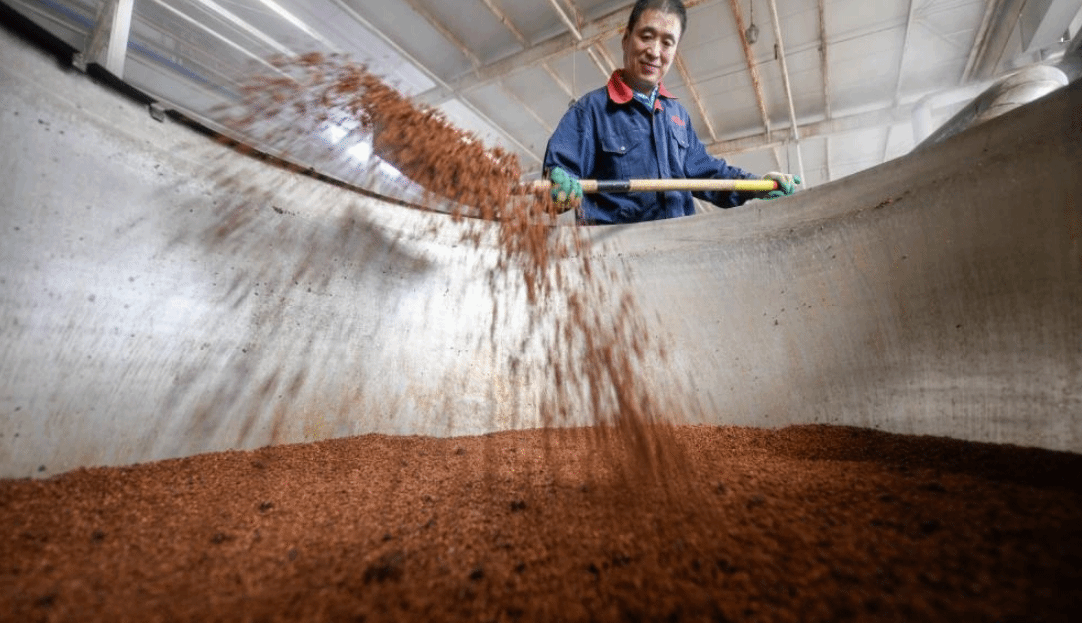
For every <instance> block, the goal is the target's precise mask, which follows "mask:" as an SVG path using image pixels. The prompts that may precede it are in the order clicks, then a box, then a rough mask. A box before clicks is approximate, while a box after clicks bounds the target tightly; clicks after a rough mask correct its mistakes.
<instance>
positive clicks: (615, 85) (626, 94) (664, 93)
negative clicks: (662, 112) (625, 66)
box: [608, 69, 676, 110]
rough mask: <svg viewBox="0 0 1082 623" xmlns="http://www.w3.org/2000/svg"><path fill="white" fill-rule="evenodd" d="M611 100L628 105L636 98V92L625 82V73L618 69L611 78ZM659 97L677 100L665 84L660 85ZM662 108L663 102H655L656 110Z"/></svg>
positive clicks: (658, 88) (609, 86)
mask: <svg viewBox="0 0 1082 623" xmlns="http://www.w3.org/2000/svg"><path fill="white" fill-rule="evenodd" d="M608 91H609V99H610V100H612V101H613V102H614V103H616V104H626V103H628V102H630V101H631V100H632V99H633V98H634V97H635V92H634V91H633V90H632V89H631V87H630V86H628V84H627V83H626V82H624V71H623V70H622V69H617V70H616V71H614V72H612V75H611V76H609V84H608ZM657 95H658V97H659V98H661V97H664V98H668V99H676V96H675V95H673V94H672V93H669V90H668V89H666V88H665V85H664V84H658V87H657ZM660 108H661V100H660V99H659V100H658V101H655V102H654V109H655V110H657V109H660Z"/></svg>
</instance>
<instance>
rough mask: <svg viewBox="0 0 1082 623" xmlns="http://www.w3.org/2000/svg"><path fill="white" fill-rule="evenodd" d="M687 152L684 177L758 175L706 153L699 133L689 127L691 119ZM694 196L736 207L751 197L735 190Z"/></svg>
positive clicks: (732, 178) (730, 178)
mask: <svg viewBox="0 0 1082 623" xmlns="http://www.w3.org/2000/svg"><path fill="white" fill-rule="evenodd" d="M687 132H688V154H687V158H686V159H685V160H684V177H687V178H692V179H724V180H753V179H758V177H759V176H757V175H755V174H754V173H749V172H747V171H745V170H744V169H741V168H739V167H734V166H732V165H730V164H729V163H727V162H725V160H723V159H722V158H715V157H713V156H711V155H710V154H708V153H706V147H705V146H704V145H703V142H702V141H701V140H699V135H698V134H696V133H695V129H694V128H692V127H691V120H690V119H689V120H688V121H687ZM694 195H695V196H696V197H698V198H699V199H702V200H704V201H709V202H710V203H713V204H714V205H716V206H719V207H722V208H732V207H736V206H738V205H740V204H742V203H744V202H745V201H747V200H748V199H751V198H752V197H750V196H748V195H746V194H740V193H736V192H725V191H717V192H700V193H694Z"/></svg>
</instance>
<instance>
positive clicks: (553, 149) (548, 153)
mask: <svg viewBox="0 0 1082 623" xmlns="http://www.w3.org/2000/svg"><path fill="white" fill-rule="evenodd" d="M587 117H588V115H586V112H585V110H584V109H583V107H582V106H581V105H580V104H579V103H576V104H574V105H573V106H572V107H571V108H570V109H568V111H567V112H566V113H564V116H563V118H562V119H560V123H559V125H557V126H556V130H555V131H554V132H553V133H552V136H551V137H550V138H549V142H548V146H547V147H546V148H545V157H544V159H543V160H542V166H543V167H544V174H545V176H546V177H548V178H549V179H550V180H551V181H552V183H553V185H552V200H553V202H554V203H555V204H556V207H557V209H559V210H560V211H563V210H565V209H569V208H572V207H578V206H581V208H580V216H581V214H582V213H583V212H582V210H584V209H585V206H584V205H582V203H583V202H586V201H589V200H588V199H585V198H584V197H583V196H582V188H581V186H579V185H578V180H580V179H583V178H585V177H588V176H589V175H590V174H591V173H592V172H593V162H594V153H595V151H594V144H593V141H592V140H590V139H591V138H592V137H593V135H594V133H593V130H592V129H591V128H590V127H588V126H590V124H589V122H588V119H587Z"/></svg>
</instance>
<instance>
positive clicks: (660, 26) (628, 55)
mask: <svg viewBox="0 0 1082 623" xmlns="http://www.w3.org/2000/svg"><path fill="white" fill-rule="evenodd" d="M681 34H682V33H681V32H680V18H679V17H678V16H676V15H675V14H673V13H664V12H662V11H658V10H657V9H647V10H645V11H643V12H642V15H640V16H639V21H638V23H636V24H635V28H634V30H631V31H624V40H623V44H624V81H625V82H627V84H628V85H629V86H630V87H631V88H633V89H635V90H636V91H639V92H640V93H648V92H650V91H651V90H653V88H654V86H655V85H657V84H658V83H659V82H661V78H662V77H664V76H665V72H667V71H669V66H670V65H672V60H673V57H674V56H675V55H676V44H677V42H678V41H680V35H681Z"/></svg>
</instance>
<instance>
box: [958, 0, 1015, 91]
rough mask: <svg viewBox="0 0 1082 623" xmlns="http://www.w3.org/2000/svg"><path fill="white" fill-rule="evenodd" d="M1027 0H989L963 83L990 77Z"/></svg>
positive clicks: (998, 62) (963, 75)
mask: <svg viewBox="0 0 1082 623" xmlns="http://www.w3.org/2000/svg"><path fill="white" fill-rule="evenodd" d="M1025 3H1026V0H989V2H988V9H987V11H985V14H984V20H983V21H982V23H981V29H980V31H978V35H977V39H976V41H974V43H973V49H972V50H971V51H970V54H969V59H968V60H967V62H966V68H965V71H964V72H963V73H962V80H961V84H963V85H964V84H968V83H969V82H972V81H976V80H986V79H988V78H991V77H992V75H993V74H995V72H996V68H997V67H998V66H999V64H1000V61H1001V60H1002V59H1003V52H1004V51H1006V49H1007V45H1008V44H1009V43H1010V39H1011V35H1012V34H1013V33H1014V28H1015V25H1016V24H1017V23H1018V16H1019V15H1020V14H1021V13H1022V8H1023V7H1024V5H1025Z"/></svg>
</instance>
